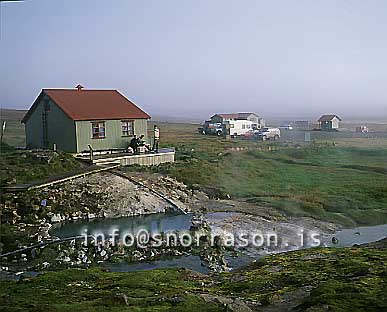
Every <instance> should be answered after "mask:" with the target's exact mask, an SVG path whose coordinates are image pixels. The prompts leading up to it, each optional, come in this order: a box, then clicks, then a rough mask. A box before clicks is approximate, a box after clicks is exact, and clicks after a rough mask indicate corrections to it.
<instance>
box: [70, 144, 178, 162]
mask: <svg viewBox="0 0 387 312" xmlns="http://www.w3.org/2000/svg"><path fill="white" fill-rule="evenodd" d="M76 158H77V159H79V160H82V161H86V162H89V163H92V164H93V165H112V164H116V165H121V166H130V165H140V166H153V165H159V164H162V163H173V162H175V150H174V149H172V148H162V149H159V150H158V151H157V152H155V153H142V154H129V153H122V152H120V153H100V154H99V155H98V154H97V155H96V154H94V155H93V158H92V160H91V159H90V154H89V155H87V154H85V153H84V154H82V155H78V156H77V157H76Z"/></svg>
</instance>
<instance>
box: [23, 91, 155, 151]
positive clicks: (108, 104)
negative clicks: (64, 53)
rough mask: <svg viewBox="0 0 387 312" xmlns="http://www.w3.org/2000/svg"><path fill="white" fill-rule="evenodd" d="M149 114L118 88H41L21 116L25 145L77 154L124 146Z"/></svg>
mask: <svg viewBox="0 0 387 312" xmlns="http://www.w3.org/2000/svg"><path fill="white" fill-rule="evenodd" d="M149 118H150V116H149V115H148V114H147V113H145V112H144V111H143V110H141V109H140V108H139V107H137V106H136V105H135V104H134V103H132V102H131V101H129V100H128V99H127V98H126V97H124V96H123V95H122V94H121V93H119V92H118V91H117V90H85V89H82V87H81V86H77V89H43V90H42V92H41V93H40V95H39V96H38V98H37V99H36V100H35V102H34V104H33V105H32V107H31V108H30V109H29V111H28V112H27V114H26V115H25V116H24V118H23V120H22V122H23V123H24V124H25V130H26V145H27V148H41V149H48V148H50V149H52V148H53V146H54V144H56V146H57V148H58V149H59V150H63V151H66V152H71V153H79V152H82V151H85V150H88V145H89V144H90V145H91V146H92V148H93V149H94V150H103V149H113V148H127V147H128V145H129V142H130V140H131V139H132V138H133V135H134V134H136V135H141V134H144V135H145V137H146V136H147V120H148V119H149Z"/></svg>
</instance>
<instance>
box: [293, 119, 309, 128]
mask: <svg viewBox="0 0 387 312" xmlns="http://www.w3.org/2000/svg"><path fill="white" fill-rule="evenodd" d="M294 128H295V129H298V130H309V128H310V125H309V120H296V121H295V122H294Z"/></svg>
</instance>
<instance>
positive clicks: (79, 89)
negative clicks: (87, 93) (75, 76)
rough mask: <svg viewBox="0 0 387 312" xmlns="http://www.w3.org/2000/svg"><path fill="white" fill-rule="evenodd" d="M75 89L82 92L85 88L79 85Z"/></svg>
mask: <svg viewBox="0 0 387 312" xmlns="http://www.w3.org/2000/svg"><path fill="white" fill-rule="evenodd" d="M75 88H77V90H78V91H81V90H82V89H83V86H82V85H80V84H79V85H77V86H76V87H75Z"/></svg>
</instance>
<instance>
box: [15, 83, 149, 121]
mask: <svg viewBox="0 0 387 312" xmlns="http://www.w3.org/2000/svg"><path fill="white" fill-rule="evenodd" d="M43 95H47V96H49V97H50V98H51V100H52V101H53V102H55V104H57V105H58V106H59V107H60V108H61V109H62V110H63V112H64V113H65V114H66V115H67V116H69V117H70V118H71V119H73V120H110V119H149V118H150V116H149V115H148V114H147V113H145V112H144V111H143V110H141V109H140V108H139V107H137V106H136V105H135V104H134V103H132V102H131V101H129V100H128V99H127V98H126V97H124V96H123V95H122V94H121V93H119V92H118V91H117V90H85V89H82V90H77V89H43V90H42V92H41V93H40V95H39V97H38V98H37V99H36V101H35V102H34V104H33V105H32V107H31V108H30V110H29V111H28V112H27V114H26V115H25V116H24V118H23V120H22V122H26V121H27V119H28V118H29V116H30V115H31V114H32V112H33V111H34V110H35V107H36V106H37V105H38V104H39V102H40V98H41V97H42V96H43Z"/></svg>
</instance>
